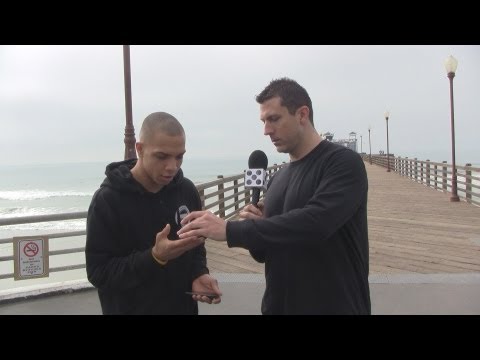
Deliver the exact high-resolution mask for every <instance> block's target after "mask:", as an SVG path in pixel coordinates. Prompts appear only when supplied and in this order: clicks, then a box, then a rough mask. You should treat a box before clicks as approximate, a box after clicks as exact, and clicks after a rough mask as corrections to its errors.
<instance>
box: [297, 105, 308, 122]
mask: <svg viewBox="0 0 480 360" xmlns="http://www.w3.org/2000/svg"><path fill="white" fill-rule="evenodd" d="M298 113H299V115H300V121H301V122H302V124H303V125H305V124H306V123H307V122H310V109H309V108H308V106H306V105H304V106H301V107H300V108H299V109H298Z"/></svg>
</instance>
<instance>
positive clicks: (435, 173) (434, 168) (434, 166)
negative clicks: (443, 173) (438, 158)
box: [433, 164, 438, 190]
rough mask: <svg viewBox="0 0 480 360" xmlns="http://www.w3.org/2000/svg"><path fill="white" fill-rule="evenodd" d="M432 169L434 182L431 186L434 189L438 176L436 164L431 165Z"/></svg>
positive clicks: (436, 186)
mask: <svg viewBox="0 0 480 360" xmlns="http://www.w3.org/2000/svg"><path fill="white" fill-rule="evenodd" d="M433 171H434V174H433V176H434V184H433V187H434V188H435V190H436V189H438V176H437V171H438V165H437V164H435V165H433Z"/></svg>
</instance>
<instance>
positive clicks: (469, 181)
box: [465, 163, 472, 202]
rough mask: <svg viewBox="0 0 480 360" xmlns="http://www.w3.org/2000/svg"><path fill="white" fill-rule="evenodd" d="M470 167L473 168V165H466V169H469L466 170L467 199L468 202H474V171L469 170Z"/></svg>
mask: <svg viewBox="0 0 480 360" xmlns="http://www.w3.org/2000/svg"><path fill="white" fill-rule="evenodd" d="M470 166H472V164H470V163H468V164H465V167H467V169H465V198H466V199H467V202H470V201H469V200H472V170H471V169H468V168H469V167H470Z"/></svg>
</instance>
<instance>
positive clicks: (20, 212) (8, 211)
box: [0, 207, 86, 218]
mask: <svg viewBox="0 0 480 360" xmlns="http://www.w3.org/2000/svg"><path fill="white" fill-rule="evenodd" d="M78 211H86V209H84V208H78V207H62V208H56V207H10V208H0V217H2V218H12V217H20V216H36V215H49V214H61V213H70V212H78Z"/></svg>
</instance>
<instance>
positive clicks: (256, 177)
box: [245, 150, 268, 206]
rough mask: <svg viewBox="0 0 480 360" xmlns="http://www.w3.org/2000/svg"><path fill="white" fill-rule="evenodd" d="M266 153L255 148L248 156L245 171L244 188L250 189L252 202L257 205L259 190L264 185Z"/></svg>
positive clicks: (266, 162)
mask: <svg viewBox="0 0 480 360" xmlns="http://www.w3.org/2000/svg"><path fill="white" fill-rule="evenodd" d="M267 166H268V159H267V155H265V153H264V152H263V151H262V150H255V151H254V152H252V153H251V154H250V157H249V158H248V170H247V171H245V188H247V189H252V204H253V205H255V206H257V204H258V200H260V190H261V189H262V188H263V187H264V185H265V180H266V174H267V173H266V170H267Z"/></svg>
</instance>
